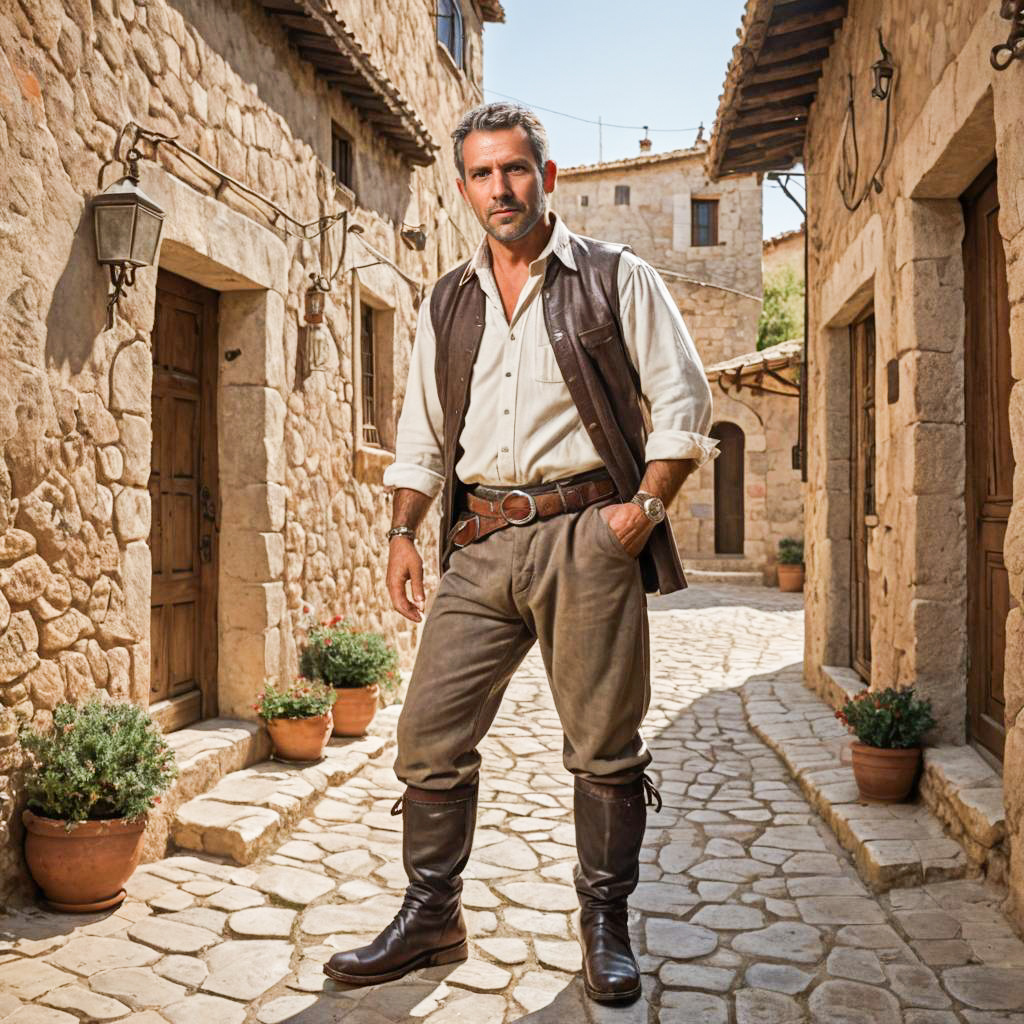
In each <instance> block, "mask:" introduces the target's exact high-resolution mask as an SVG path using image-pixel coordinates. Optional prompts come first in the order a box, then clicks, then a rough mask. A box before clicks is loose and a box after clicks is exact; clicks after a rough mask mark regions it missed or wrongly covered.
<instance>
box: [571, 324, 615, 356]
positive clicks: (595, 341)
mask: <svg viewBox="0 0 1024 1024" xmlns="http://www.w3.org/2000/svg"><path fill="white" fill-rule="evenodd" d="M576 337H577V338H579V342H580V344H581V345H582V346H583V347H584V348H585V349H586V350H587V351H588V352H593V351H594V350H595V349H598V348H600V347H601V346H602V345H607V344H608V342H609V341H614V340H615V337H616V330H615V324H613V323H612V322H611V321H610V320H609V321H608V323H606V324H601V325H600V326H598V327H588V328H587V329H586V330H585V331H580V332H579V333H578V334H577V335H576Z"/></svg>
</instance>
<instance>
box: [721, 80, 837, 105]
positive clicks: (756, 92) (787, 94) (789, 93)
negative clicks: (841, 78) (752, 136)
mask: <svg viewBox="0 0 1024 1024" xmlns="http://www.w3.org/2000/svg"><path fill="white" fill-rule="evenodd" d="M820 77H821V76H820V74H819V75H815V76H814V77H813V78H810V79H804V80H802V81H799V82H778V83H775V84H774V85H773V84H771V83H766V84H765V85H761V86H753V87H751V88H750V89H747V90H745V91H744V93H743V99H742V100H740V105H739V109H740V110H751V109H753V108H760V107H765V106H768V104H770V103H775V102H777V101H779V100H791V99H795V98H796V97H797V96H800V97H806V98H807V102H808V103H810V102H811V100H813V99H814V97H815V96H816V95H817V94H818V79H819V78H820Z"/></svg>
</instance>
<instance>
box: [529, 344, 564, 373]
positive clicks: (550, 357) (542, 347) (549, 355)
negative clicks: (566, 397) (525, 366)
mask: <svg viewBox="0 0 1024 1024" xmlns="http://www.w3.org/2000/svg"><path fill="white" fill-rule="evenodd" d="M530 354H531V357H532V359H533V379H534V380H535V381H537V382H538V383H540V384H563V383H564V382H565V379H564V378H563V377H562V371H561V370H560V369H559V368H558V360H557V359H556V358H555V350H554V349H553V348H552V347H551V342H550V341H549V340H548V336H547V332H546V331H545V332H542V333H541V334H540V336H539V337H538V338H537V341H536V343H535V344H534V345H533V346H532V347H531V353H530Z"/></svg>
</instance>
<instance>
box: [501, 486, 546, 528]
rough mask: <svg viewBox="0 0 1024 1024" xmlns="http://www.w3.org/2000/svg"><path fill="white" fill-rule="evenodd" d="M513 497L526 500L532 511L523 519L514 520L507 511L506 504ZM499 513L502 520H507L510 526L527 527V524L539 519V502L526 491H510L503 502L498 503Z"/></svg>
mask: <svg viewBox="0 0 1024 1024" xmlns="http://www.w3.org/2000/svg"><path fill="white" fill-rule="evenodd" d="M513 495H519V496H520V497H522V498H525V499H526V501H527V503H528V504H529V506H530V511H529V512H528V513H527V514H526V515H525V516H524V517H523V518H522V519H512V518H511V517H510V516H509V514H508V513H507V512H506V511H505V502H506V501H508V499H509V498H511V497H512V496H513ZM498 511H499V512H500V513H501V518H502V519H504V520H505V522H506V523H508V524H509V526H525V525H526V524H527V523H532V522H533V521H534V519H536V518H537V502H536V501H535V500H534V497H533V495H532V494H527V493H526V491H509V492H508V494H506V495H505V496H504V497H503V498H502V499H501V501H499V502H498Z"/></svg>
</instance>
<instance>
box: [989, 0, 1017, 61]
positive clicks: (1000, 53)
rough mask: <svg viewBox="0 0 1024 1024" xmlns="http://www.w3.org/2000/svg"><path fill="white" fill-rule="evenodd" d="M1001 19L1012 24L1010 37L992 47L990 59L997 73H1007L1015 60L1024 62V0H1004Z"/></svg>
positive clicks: (1000, 10) (1001, 7)
mask: <svg viewBox="0 0 1024 1024" xmlns="http://www.w3.org/2000/svg"><path fill="white" fill-rule="evenodd" d="M999 17H1000V18H1006V19H1007V20H1008V21H1009V22H1010V36H1009V38H1008V39H1007V40H1006V42H1005V43H1000V44H999V45H998V46H993V47H992V55H991V57H990V58H989V59H990V60H991V61H992V67H994V68H995V69H996V71H1005V70H1006V69H1007V68H1008V67H1009V66H1010V65H1011V64H1012V63H1013V62H1014V61H1015V60H1020V61H1024V0H1002V5H1001V6H1000V8H999Z"/></svg>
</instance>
